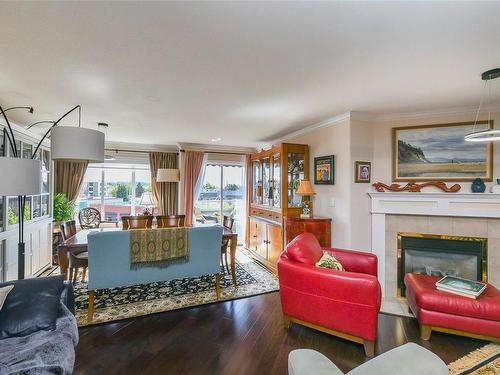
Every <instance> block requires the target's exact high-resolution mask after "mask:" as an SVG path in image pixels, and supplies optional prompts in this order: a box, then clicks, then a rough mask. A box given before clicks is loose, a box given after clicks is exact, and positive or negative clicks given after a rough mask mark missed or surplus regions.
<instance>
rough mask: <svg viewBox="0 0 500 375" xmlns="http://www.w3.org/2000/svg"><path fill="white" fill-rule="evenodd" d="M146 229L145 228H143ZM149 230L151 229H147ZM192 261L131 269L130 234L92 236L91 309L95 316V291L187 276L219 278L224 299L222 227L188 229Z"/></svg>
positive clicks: (92, 234) (90, 237) (90, 251)
mask: <svg viewBox="0 0 500 375" xmlns="http://www.w3.org/2000/svg"><path fill="white" fill-rule="evenodd" d="M141 230H142V229H141ZM144 230H148V229H144ZM188 240H189V261H188V262H186V263H176V264H171V265H169V266H168V267H164V268H159V267H145V268H138V269H131V268H130V231H125V230H124V231H113V232H96V233H91V234H90V235H89V236H88V251H89V275H88V290H89V310H88V319H89V320H92V317H93V304H94V290H97V289H108V288H116V287H124V286H130V285H137V284H145V283H150V282H155V281H168V280H175V279H182V278H186V277H198V276H204V275H213V274H215V275H216V293H217V298H219V297H220V263H219V261H220V251H221V242H222V227H220V226H211V227H192V228H189V229H188Z"/></svg>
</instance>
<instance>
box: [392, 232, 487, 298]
mask: <svg viewBox="0 0 500 375" xmlns="http://www.w3.org/2000/svg"><path fill="white" fill-rule="evenodd" d="M487 248H488V240H487V239H486V238H483V237H461V236H445V235H433V234H422V233H398V296H401V297H404V296H405V285H404V281H403V280H404V277H405V275H406V274H407V273H409V272H413V273H421V274H425V275H432V276H437V277H443V276H445V275H452V276H458V277H464V278H467V279H472V280H479V281H483V282H486V281H487V277H488V276H487V264H488V263H487V254H488V250H487Z"/></svg>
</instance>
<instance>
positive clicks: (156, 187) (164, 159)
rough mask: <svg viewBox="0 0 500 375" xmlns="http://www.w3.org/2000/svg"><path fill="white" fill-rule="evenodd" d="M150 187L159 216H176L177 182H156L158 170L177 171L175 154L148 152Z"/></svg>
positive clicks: (177, 164)
mask: <svg viewBox="0 0 500 375" xmlns="http://www.w3.org/2000/svg"><path fill="white" fill-rule="evenodd" d="M149 166H150V168H151V186H152V191H153V199H154V200H155V203H156V206H157V207H158V214H160V215H177V206H178V204H177V201H178V190H179V188H178V184H179V183H178V182H156V174H157V172H158V169H164V168H167V169H178V168H179V163H178V161H177V154H176V153H170V152H150V153H149Z"/></svg>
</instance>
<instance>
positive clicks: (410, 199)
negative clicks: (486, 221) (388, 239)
mask: <svg viewBox="0 0 500 375" xmlns="http://www.w3.org/2000/svg"><path fill="white" fill-rule="evenodd" d="M368 194H369V195H370V197H371V201H372V208H371V213H372V214H391V215H397V214H400V215H426V216H454V217H488V218H500V194H492V193H465V194H464V193H389V192H386V193H379V192H371V193H368Z"/></svg>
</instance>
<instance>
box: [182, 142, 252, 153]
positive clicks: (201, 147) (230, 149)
mask: <svg viewBox="0 0 500 375" xmlns="http://www.w3.org/2000/svg"><path fill="white" fill-rule="evenodd" d="M177 146H178V147H179V149H180V150H192V151H203V152H227V153H238V154H253V153H254V152H256V151H257V149H256V148H254V147H238V146H225V145H213V144H206V143H186V142H180V143H177Z"/></svg>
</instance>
